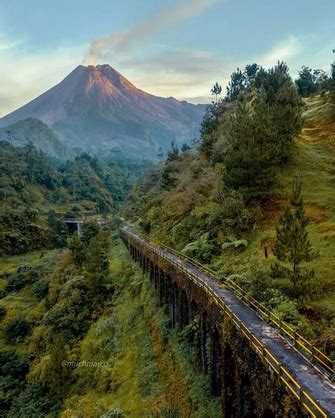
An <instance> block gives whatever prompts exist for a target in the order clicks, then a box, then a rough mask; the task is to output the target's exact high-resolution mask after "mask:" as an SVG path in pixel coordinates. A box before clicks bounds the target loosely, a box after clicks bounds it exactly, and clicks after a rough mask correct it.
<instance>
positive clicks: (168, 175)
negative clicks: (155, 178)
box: [161, 142, 179, 190]
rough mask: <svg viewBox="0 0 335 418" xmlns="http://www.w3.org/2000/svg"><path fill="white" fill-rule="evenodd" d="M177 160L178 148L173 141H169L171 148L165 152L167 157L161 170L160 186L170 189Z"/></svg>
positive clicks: (173, 182) (172, 184)
mask: <svg viewBox="0 0 335 418" xmlns="http://www.w3.org/2000/svg"><path fill="white" fill-rule="evenodd" d="M178 160H179V149H178V147H177V145H176V144H175V142H172V143H171V149H170V151H169V152H168V154H167V159H166V161H165V164H164V167H163V171H162V180H161V181H162V187H163V188H164V189H166V190H170V189H171V188H172V187H173V186H174V185H175V182H176V179H175V176H174V174H175V172H176V170H175V164H174V162H175V161H178Z"/></svg>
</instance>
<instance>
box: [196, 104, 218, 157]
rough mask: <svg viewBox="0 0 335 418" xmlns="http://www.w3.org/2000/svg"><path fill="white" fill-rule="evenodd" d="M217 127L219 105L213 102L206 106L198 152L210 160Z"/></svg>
mask: <svg viewBox="0 0 335 418" xmlns="http://www.w3.org/2000/svg"><path fill="white" fill-rule="evenodd" d="M218 126H219V104H218V103H215V102H213V103H212V104H210V105H209V106H207V109H206V114H205V116H204V118H203V120H202V122H201V125H200V136H201V142H200V145H199V151H200V152H201V153H202V154H203V155H204V156H205V157H206V158H207V159H208V160H210V158H211V155H212V150H213V145H214V143H215V141H216V137H215V135H214V134H215V131H216V130H217V128H218Z"/></svg>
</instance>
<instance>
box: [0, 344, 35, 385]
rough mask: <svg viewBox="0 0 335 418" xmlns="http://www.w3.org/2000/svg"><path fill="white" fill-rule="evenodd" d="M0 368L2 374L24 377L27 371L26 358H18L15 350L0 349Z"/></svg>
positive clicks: (27, 363)
mask: <svg viewBox="0 0 335 418" xmlns="http://www.w3.org/2000/svg"><path fill="white" fill-rule="evenodd" d="M0 369H1V374H2V375H7V376H11V377H15V378H17V379H24V378H25V376H26V374H27V373H28V371H29V362H28V359H26V358H19V357H18V356H17V354H16V353H15V351H7V350H0Z"/></svg>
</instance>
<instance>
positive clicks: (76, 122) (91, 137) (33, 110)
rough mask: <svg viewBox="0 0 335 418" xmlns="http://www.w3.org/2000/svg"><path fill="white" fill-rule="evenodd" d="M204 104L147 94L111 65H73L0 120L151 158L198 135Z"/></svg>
mask: <svg viewBox="0 0 335 418" xmlns="http://www.w3.org/2000/svg"><path fill="white" fill-rule="evenodd" d="M205 110H206V106H204V105H194V104H191V103H188V102H186V101H178V100H176V99H175V98H173V97H169V98H163V97H157V96H153V95H151V94H148V93H146V92H144V91H143V90H140V89H138V88H136V87H135V86H134V85H133V84H132V83H131V82H130V81H128V80H127V79H126V78H125V77H123V76H122V75H121V74H120V73H119V72H117V71H116V70H115V69H113V68H112V67H111V66H109V65H107V64H105V65H97V66H93V65H89V66H83V65H80V66H78V67H77V68H76V69H75V70H73V71H72V72H71V73H70V74H69V75H68V76H67V77H66V78H65V79H64V80H63V81H61V82H60V83H59V84H57V85H56V86H55V87H53V88H51V89H50V90H48V91H46V92H45V93H43V94H42V95H41V96H39V97H37V98H36V99H34V100H32V101H31V102H29V103H28V104H26V105H24V106H23V107H21V108H19V109H18V110H16V111H14V112H12V113H10V114H8V115H7V116H5V117H3V118H1V119H0V126H8V125H11V124H13V123H16V122H18V121H20V120H23V119H27V118H35V119H39V120H41V121H42V122H44V123H45V124H47V125H48V126H49V127H51V128H52V129H53V130H54V131H55V132H56V133H57V134H58V135H59V136H60V137H61V138H62V139H63V141H64V143H65V144H66V145H68V146H70V147H79V148H81V149H84V150H87V151H89V152H93V153H99V152H107V153H108V152H121V153H122V154H124V155H127V156H132V157H134V156H136V157H142V158H150V159H155V158H157V152H158V150H159V148H162V149H163V150H167V149H168V148H170V145H171V142H175V143H177V145H180V144H183V143H189V142H190V141H191V140H192V139H193V138H195V137H197V136H198V133H199V126H200V122H201V120H202V118H203V116H204V113H205Z"/></svg>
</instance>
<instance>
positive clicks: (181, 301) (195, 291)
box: [121, 227, 335, 418]
mask: <svg viewBox="0 0 335 418" xmlns="http://www.w3.org/2000/svg"><path fill="white" fill-rule="evenodd" d="M121 237H122V239H123V241H124V242H125V245H126V246H127V248H128V250H129V252H130V254H131V255H132V257H133V258H134V260H135V261H137V262H139V263H140V265H141V266H142V268H143V272H144V273H148V274H149V275H150V279H151V282H152V283H153V284H154V286H155V288H156V290H157V294H158V300H159V304H160V305H162V306H163V305H166V306H168V307H169V313H170V318H171V325H172V326H174V327H181V328H183V327H185V326H186V325H188V324H189V323H190V321H192V320H194V319H195V320H196V321H197V322H198V324H199V340H198V351H199V365H200V367H201V369H202V371H203V372H204V373H208V374H209V375H210V378H211V387H212V393H213V395H215V396H221V397H222V404H223V412H224V416H225V417H227V418H233V417H248V418H249V417H250V418H256V417H257V418H259V417H264V418H272V417H273V418H274V417H290V416H295V417H296V416H299V417H300V416H301V417H304V416H311V417H335V384H334V383H333V377H334V364H333V362H332V361H331V360H330V359H329V358H328V357H327V356H326V355H324V354H323V353H322V352H321V351H319V350H318V349H317V348H315V347H313V346H312V345H311V344H310V343H309V342H308V341H307V340H305V339H304V338H303V337H302V336H300V335H299V334H297V333H296V332H295V331H294V330H293V329H292V328H291V327H290V326H289V325H288V324H286V323H284V322H283V321H281V320H280V319H279V318H277V317H276V316H275V315H274V314H273V313H271V312H270V311H268V310H267V308H265V307H264V306H263V305H261V304H260V303H258V302H257V301H256V300H254V299H253V298H251V297H250V296H248V295H247V294H246V292H244V291H243V289H241V288H240V287H239V286H237V285H236V284H234V283H233V282H230V281H228V280H226V283H225V285H220V284H218V283H217V281H216V280H215V273H214V272H212V271H211V270H209V269H207V268H206V267H204V266H202V265H201V264H199V263H198V262H196V261H194V260H192V259H190V258H189V257H186V256H185V255H184V254H180V253H178V252H176V251H175V250H173V249H171V248H168V247H167V246H165V245H163V244H157V243H154V242H153V241H151V240H150V239H149V238H148V237H146V236H144V235H141V234H138V233H136V232H134V231H132V230H131V229H130V228H129V227H123V228H121Z"/></svg>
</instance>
